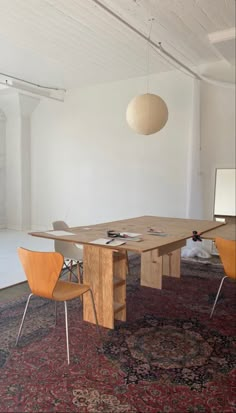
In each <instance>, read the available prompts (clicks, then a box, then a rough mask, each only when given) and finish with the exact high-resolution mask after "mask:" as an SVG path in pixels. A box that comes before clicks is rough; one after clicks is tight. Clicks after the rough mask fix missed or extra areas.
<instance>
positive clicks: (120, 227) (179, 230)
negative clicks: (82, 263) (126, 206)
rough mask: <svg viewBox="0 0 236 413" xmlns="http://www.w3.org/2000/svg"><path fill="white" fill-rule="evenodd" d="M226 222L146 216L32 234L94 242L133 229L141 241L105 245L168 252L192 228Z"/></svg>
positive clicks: (200, 229) (182, 242)
mask: <svg viewBox="0 0 236 413" xmlns="http://www.w3.org/2000/svg"><path fill="white" fill-rule="evenodd" d="M222 225H224V224H222V222H217V221H207V220H195V219H182V218H168V217H156V216H142V217H137V218H129V219H124V220H120V221H111V222H106V223H102V224H96V225H89V226H88V225H87V226H81V227H71V228H68V232H71V233H73V234H74V235H63V236H55V234H53V232H54V231H53V230H49V231H51V233H50V232H49V231H46V232H30V235H33V236H36V237H40V238H48V239H54V240H55V239H56V240H60V241H67V242H73V243H77V244H94V243H93V241H95V240H97V239H99V238H108V237H107V231H108V230H112V231H117V232H132V233H138V234H141V235H140V237H139V238H141V241H131V240H128V241H126V243H125V244H123V245H120V246H116V247H114V246H113V247H112V245H102V247H104V248H111V249H113V250H125V251H133V252H138V253H142V252H146V251H151V250H154V249H158V250H159V253H160V255H162V254H165V253H167V252H168V248H169V249H170V250H174V249H178V248H181V247H182V246H184V245H185V241H186V239H188V238H191V236H192V231H197V232H198V233H205V232H206V231H209V230H212V229H214V228H217V227H220V226H222ZM150 229H152V230H153V231H161V232H160V233H159V235H153V234H151V232H149V230H150ZM94 245H95V244H94ZM96 245H98V244H96ZM100 246H101V245H100ZM167 247H168V248H167Z"/></svg>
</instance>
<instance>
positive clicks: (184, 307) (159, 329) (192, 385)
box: [0, 257, 236, 413]
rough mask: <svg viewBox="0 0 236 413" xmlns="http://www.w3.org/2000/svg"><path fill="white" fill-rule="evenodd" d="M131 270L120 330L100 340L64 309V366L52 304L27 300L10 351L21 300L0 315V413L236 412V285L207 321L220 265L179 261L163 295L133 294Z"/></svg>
mask: <svg viewBox="0 0 236 413" xmlns="http://www.w3.org/2000/svg"><path fill="white" fill-rule="evenodd" d="M130 268H131V271H130V272H131V274H130V275H129V277H128V280H127V321H126V322H117V323H116V328H115V329H114V330H108V329H105V328H102V329H101V333H102V340H100V338H99V336H98V335H97V331H96V327H95V326H93V325H91V324H89V323H86V322H84V321H83V320H82V307H81V302H80V300H74V301H71V302H70V303H69V306H68V313H69V340H70V355H71V364H70V365H69V366H68V365H67V361H66V343H65V323H64V312H63V304H61V306H60V307H59V315H58V322H57V326H56V327H55V317H54V304H53V303H52V302H49V301H47V300H43V299H40V298H37V297H34V298H33V299H32V303H31V304H30V308H29V310H28V312H27V315H26V320H25V325H24V328H23V331H22V336H21V339H20V341H19V345H18V347H17V348H16V347H15V344H14V343H15V339H16V335H17V331H18V328H19V324H20V321H21V317H22V314H23V310H24V306H25V302H26V297H20V298H19V300H17V301H16V300H15V301H14V302H9V303H7V304H1V305H0V314H1V315H0V328H1V335H0V364H1V368H0V395H1V399H0V400H1V401H0V412H82V413H87V412H88V413H99V412H103V413H126V412H127V413H185V412H186V413H196V412H199V413H207V412H211V413H233V412H236V369H235V367H236V358H235V356H236V344H235V336H236V334H235V330H236V325H235V310H236V300H235V298H236V285H235V284H233V282H230V281H228V280H226V281H225V284H224V286H223V289H222V293H221V294H220V297H219V301H218V304H217V306H216V309H215V313H214V316H213V318H212V319H210V318H209V314H210V311H211V308H212V305H213V302H214V298H215V295H216V292H217V290H218V286H219V282H220V279H221V277H222V275H223V269H222V266H221V265H220V264H211V263H208V262H206V263H204V262H200V261H199V262H196V261H188V260H182V265H181V278H180V279H177V278H172V277H164V280H163V288H162V290H155V289H152V288H147V287H141V286H140V279H139V273H140V260H139V257H134V258H133V259H132V260H131V262H130Z"/></svg>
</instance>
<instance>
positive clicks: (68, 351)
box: [64, 301, 70, 364]
mask: <svg viewBox="0 0 236 413" xmlns="http://www.w3.org/2000/svg"><path fill="white" fill-rule="evenodd" d="M64 305H65V322H66V350H67V362H68V364H70V349H69V334H68V317H67V302H66V301H64Z"/></svg>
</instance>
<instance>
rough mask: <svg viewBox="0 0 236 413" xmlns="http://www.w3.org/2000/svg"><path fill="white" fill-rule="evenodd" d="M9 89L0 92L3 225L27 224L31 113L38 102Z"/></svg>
mask: <svg viewBox="0 0 236 413" xmlns="http://www.w3.org/2000/svg"><path fill="white" fill-rule="evenodd" d="M39 101H40V100H39V99H38V98H34V97H31V96H28V95H25V94H23V93H18V92H16V91H13V92H12V90H11V91H10V92H9V93H6V94H5V95H3V96H0V108H2V110H3V111H4V113H5V115H6V216H7V228H10V229H16V230H27V229H30V227H31V179H30V177H31V130H30V129H31V127H30V122H31V115H32V112H33V111H34V109H35V107H36V106H37V105H38V103H39Z"/></svg>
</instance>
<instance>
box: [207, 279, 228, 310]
mask: <svg viewBox="0 0 236 413" xmlns="http://www.w3.org/2000/svg"><path fill="white" fill-rule="evenodd" d="M225 278H227V275H225V276H224V277H223V278H222V280H221V283H220V286H219V288H218V292H217V295H216V298H215V302H214V305H213V307H212V310H211V315H210V318H211V317H212V316H213V313H214V310H215V306H216V303H217V301H218V297H219V294H220V290H221V288H222V285H223V282H224V280H225Z"/></svg>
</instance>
